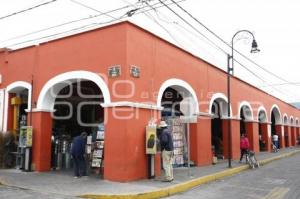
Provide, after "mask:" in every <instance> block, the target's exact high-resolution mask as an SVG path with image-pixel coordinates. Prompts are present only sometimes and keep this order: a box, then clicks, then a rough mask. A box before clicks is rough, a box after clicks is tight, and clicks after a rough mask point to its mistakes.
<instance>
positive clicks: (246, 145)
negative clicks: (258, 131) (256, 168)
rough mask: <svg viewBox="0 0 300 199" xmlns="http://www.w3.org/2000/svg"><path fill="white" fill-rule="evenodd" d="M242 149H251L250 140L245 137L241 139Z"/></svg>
mask: <svg viewBox="0 0 300 199" xmlns="http://www.w3.org/2000/svg"><path fill="white" fill-rule="evenodd" d="M240 145H241V149H249V140H248V138H246V137H244V138H242V139H241V144H240Z"/></svg>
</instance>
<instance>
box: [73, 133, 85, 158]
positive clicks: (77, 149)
mask: <svg viewBox="0 0 300 199" xmlns="http://www.w3.org/2000/svg"><path fill="white" fill-rule="evenodd" d="M84 153H85V139H83V138H82V137H81V136H76V137H75V138H74V140H73V143H72V150H71V154H72V155H73V156H81V155H84Z"/></svg>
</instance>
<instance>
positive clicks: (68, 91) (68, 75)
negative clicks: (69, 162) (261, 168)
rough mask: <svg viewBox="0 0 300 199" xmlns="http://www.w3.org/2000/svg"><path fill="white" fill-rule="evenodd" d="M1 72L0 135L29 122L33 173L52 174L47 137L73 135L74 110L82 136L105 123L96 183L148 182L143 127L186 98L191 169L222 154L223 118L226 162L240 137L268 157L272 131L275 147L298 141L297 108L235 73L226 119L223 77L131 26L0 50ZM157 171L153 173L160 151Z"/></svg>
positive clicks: (174, 111) (177, 111)
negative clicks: (189, 116) (191, 120)
mask: <svg viewBox="0 0 300 199" xmlns="http://www.w3.org/2000/svg"><path fill="white" fill-rule="evenodd" d="M0 74H1V84H0V130H1V131H2V132H4V133H5V132H7V131H16V130H17V129H18V128H19V127H20V121H22V116H24V117H23V119H24V118H25V119H24V120H25V122H26V124H27V125H30V126H33V148H32V154H33V168H34V169H35V170H36V171H49V170H50V168H51V159H52V156H53V151H52V149H51V148H52V146H51V144H52V141H51V137H52V135H53V132H54V131H56V129H57V128H60V129H63V131H69V132H71V133H72V131H75V130H76V128H72V127H74V126H76V125H78V124H77V123H76V125H75V123H72V121H73V120H74V118H73V116H71V112H72V111H74V109H76V111H75V112H77V120H78V117H79V118H81V119H80V121H81V124H79V126H80V127H82V126H83V127H86V128H85V129H84V128H83V130H85V131H93V130H92V128H90V127H89V125H88V124H89V123H97V122H101V123H103V124H104V129H105V150H104V157H105V158H104V165H105V166H104V178H105V179H107V180H112V181H120V182H125V181H132V180H137V179H143V178H147V171H148V164H147V161H148V160H147V155H146V153H145V151H146V149H145V127H146V126H147V125H148V123H149V121H150V120H151V119H154V120H155V119H156V120H157V121H159V120H160V119H161V118H166V117H168V118H171V117H172V118H173V119H174V118H176V117H180V115H181V116H182V115H184V113H183V112H182V106H183V105H182V103H181V102H182V101H183V100H185V99H189V100H188V101H189V102H190V104H192V109H193V110H192V113H193V114H194V115H197V121H196V122H195V123H192V124H188V125H189V127H190V128H189V129H190V134H189V136H190V154H191V155H190V157H191V160H192V161H193V162H194V163H195V165H196V166H203V165H209V164H211V163H212V158H213V156H217V155H219V157H222V156H223V157H224V158H227V157H228V123H229V122H228V121H229V120H230V121H231V124H232V133H231V142H230V143H231V148H232V158H233V159H237V158H238V157H239V155H240V149H239V141H240V135H241V133H246V134H247V136H248V138H249V140H250V145H251V150H254V151H255V152H259V151H263V150H264V151H270V150H271V137H272V135H273V134H277V135H278V136H279V138H280V147H281V148H284V147H291V146H294V145H295V144H296V139H297V137H298V136H299V116H300V112H299V110H298V109H296V108H295V107H293V106H291V105H289V104H287V103H285V102H283V101H281V100H279V99H278V98H276V97H274V96H271V95H269V94H267V93H265V92H263V91H261V90H259V89H257V88H255V87H253V86H251V85H249V84H247V83H246V82H244V81H242V80H240V79H238V78H235V77H233V78H232V84H231V85H232V87H231V89H232V100H231V104H230V110H231V111H230V117H228V113H227V106H228V103H227V96H226V91H227V86H226V82H227V79H226V78H227V74H226V72H224V71H222V70H220V69H218V68H217V67H215V66H213V65H211V64H209V63H207V62H205V61H203V60H201V59H199V58H197V57H195V56H193V55H192V54H190V53H188V52H186V51H184V50H182V49H180V48H178V47H176V46H174V45H172V44H170V43H168V42H166V41H164V40H163V39H161V38H159V37H157V36H155V35H153V34H152V33H150V32H147V31H146V30H143V29H142V28H140V27H137V26H136V25H134V24H131V23H129V22H121V23H118V24H114V25H110V26H107V27H103V28H99V29H96V30H92V31H89V32H84V33H80V34H76V35H72V36H69V37H65V38H61V39H57V40H54V41H50V42H46V43H42V44H40V45H37V46H30V47H27V48H23V49H18V50H8V49H2V50H1V52H0ZM79 87H81V88H82V90H80V89H79V90H78V88H79ZM75 90H76V92H75ZM61 99H67V100H66V101H67V102H65V101H62V100H61ZM69 105H70V106H69ZM75 105H76V106H75ZM92 105H93V106H92ZM71 106H72V107H71ZM74 106H75V108H74ZM89 106H92V107H89ZM66 107H69V109H70V110H69V111H65V109H66ZM71 109H72V111H71ZM79 110H81V111H82V110H85V111H82V112H85V113H93V116H92V117H91V116H90V114H84V113H81V114H78V112H80V111H79ZM77 122H78V121H77ZM76 127H77V126H76ZM78 128H79V127H78ZM57 131H58V130H57ZM212 146H214V147H213V148H212ZM156 168H157V172H158V173H159V168H160V166H159V154H158V155H156Z"/></svg>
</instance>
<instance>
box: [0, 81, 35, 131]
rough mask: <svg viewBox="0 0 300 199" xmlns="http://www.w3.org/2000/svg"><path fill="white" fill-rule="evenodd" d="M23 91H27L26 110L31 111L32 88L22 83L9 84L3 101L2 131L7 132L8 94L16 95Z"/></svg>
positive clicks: (28, 84)
mask: <svg viewBox="0 0 300 199" xmlns="http://www.w3.org/2000/svg"><path fill="white" fill-rule="evenodd" d="M24 89H28V101H27V109H28V110H31V98H32V96H31V93H32V92H31V90H32V86H31V84H30V83H28V82H24V81H16V82H13V83H11V84H9V85H8V86H7V87H6V90H5V99H4V110H5V111H4V122H3V131H7V120H8V95H9V93H18V92H20V91H22V90H24Z"/></svg>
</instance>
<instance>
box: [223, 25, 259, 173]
mask: <svg viewBox="0 0 300 199" xmlns="http://www.w3.org/2000/svg"><path fill="white" fill-rule="evenodd" d="M242 32H245V33H248V34H250V35H251V36H252V45H251V50H250V53H258V52H259V51H260V50H259V49H258V48H257V43H256V40H255V37H254V35H253V33H252V32H250V31H249V30H240V31H238V32H236V33H235V34H234V35H233V37H232V39H231V55H229V54H227V96H228V106H227V117H228V146H229V147H228V167H229V168H231V153H232V148H231V118H230V104H231V100H230V76H231V75H233V65H234V58H233V52H234V48H233V41H234V38H235V36H237V35H238V34H239V33H242ZM230 59H231V67H230Z"/></svg>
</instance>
